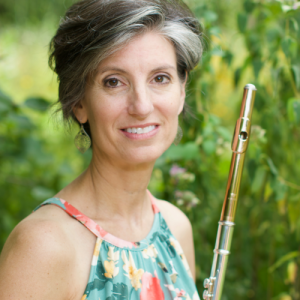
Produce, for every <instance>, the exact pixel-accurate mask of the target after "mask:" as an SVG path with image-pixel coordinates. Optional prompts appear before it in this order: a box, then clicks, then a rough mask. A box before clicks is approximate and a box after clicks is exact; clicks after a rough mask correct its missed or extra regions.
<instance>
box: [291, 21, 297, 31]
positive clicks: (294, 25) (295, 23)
mask: <svg viewBox="0 0 300 300" xmlns="http://www.w3.org/2000/svg"><path fill="white" fill-rule="evenodd" d="M290 21H291V22H292V24H293V27H294V29H295V31H298V30H299V25H298V22H297V20H296V19H294V18H290Z"/></svg>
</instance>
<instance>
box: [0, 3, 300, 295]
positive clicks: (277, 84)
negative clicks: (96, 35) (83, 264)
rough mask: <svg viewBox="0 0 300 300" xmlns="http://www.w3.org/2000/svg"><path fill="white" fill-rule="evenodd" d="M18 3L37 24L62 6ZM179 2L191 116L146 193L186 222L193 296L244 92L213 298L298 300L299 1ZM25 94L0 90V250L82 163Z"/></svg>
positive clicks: (42, 105) (210, 241)
mask: <svg viewBox="0 0 300 300" xmlns="http://www.w3.org/2000/svg"><path fill="white" fill-rule="evenodd" d="M23 2H24V1H19V3H20V7H23V6H22V5H25V4H24V3H25V2H26V1H25V2H24V3H23ZM4 3H5V7H6V17H5V20H6V21H7V22H11V21H14V20H18V22H20V23H22V22H23V21H22V20H23V19H24V16H23V19H22V18H17V17H16V16H18V13H17V12H16V10H17V9H20V8H16V7H15V6H14V7H13V8H12V5H13V4H12V1H11V2H8V1H7V2H4ZM26 3H28V4H26V5H28V6H27V7H30V5H31V4H32V6H31V7H32V11H31V10H30V9H29V8H28V9H29V10H28V14H30V15H31V16H32V20H33V21H32V23H34V22H36V24H40V23H39V18H38V17H37V16H38V15H42V13H38V12H45V11H46V10H47V11H48V12H47V14H48V16H49V18H50V19H51V18H52V19H53V18H54V17H53V16H56V18H57V15H59V14H60V11H63V9H64V6H68V4H69V2H68V3H67V4H64V3H65V2H57V1H53V2H51V4H50V2H49V3H48V2H47V3H46V2H45V3H44V2H37V1H33V0H31V1H29V2H28V1H27V2H26ZM57 3H60V4H57ZM187 3H188V4H189V5H190V6H191V8H192V9H193V11H194V12H195V14H196V16H197V17H198V18H199V20H200V21H201V23H202V26H203V30H204V33H203V43H204V45H205V52H204V55H203V58H202V62H201V64H200V65H199V66H198V67H197V68H196V69H195V70H194V71H193V72H192V73H191V74H190V79H189V83H188V88H187V103H188V104H189V106H190V110H191V111H192V112H193V114H194V115H195V118H193V117H191V116H187V117H182V118H181V120H180V123H181V127H182V129H183V132H184V135H183V139H182V142H181V144H180V145H178V146H174V145H172V146H171V147H170V148H169V149H168V150H167V151H166V153H164V154H163V155H162V157H160V158H159V159H158V160H157V162H156V165H155V168H154V171H153V176H152V180H151V182H150V186H149V188H150V190H151V191H152V192H153V193H154V194H155V195H156V196H157V197H158V198H162V199H166V200H168V201H170V202H172V203H174V204H175V205H177V206H178V207H180V208H181V209H182V210H183V211H184V212H185V213H186V214H187V215H188V217H189V218H190V220H191V222H192V225H193V230H194V238H195V249H196V264H197V286H198V290H199V293H200V294H201V292H202V290H203V288H202V282H203V279H204V278H206V277H208V276H209V273H210V268H211V263H212V257H213V248H214V243H215V238H216V231H217V223H218V220H219V217H220V212H221V207H222V202H223V197H224V194H225V188H226V180H227V176H228V171H229V165H230V159H231V150H230V143H231V136H232V133H233V128H234V125H235V124H234V123H235V120H236V119H237V117H238V113H239V109H240V103H241V97H242V89H243V86H244V85H245V84H246V83H249V82H251V83H253V84H255V85H256V87H257V89H258V91H257V96H256V102H255V107H254V113H253V121H252V131H251V139H250V144H249V147H248V151H247V155H246V161H245V167H244V173H243V179H242V185H241V189H240V197H239V198H240V199H239V202H240V204H239V206H238V209H237V216H236V220H235V222H236V226H235V227H236V228H235V232H234V237H233V243H232V251H231V255H230V257H229V263H228V269H227V274H226V280H225V286H224V296H223V298H222V299H223V300H226V299H236V298H238V299H268V300H269V299H278V300H291V299H293V300H296V299H297V300H299V299H300V294H299V291H300V257H299V251H300V247H299V245H300V218H299V215H300V183H299V178H300V151H299V150H298V148H299V145H300V126H299V125H300V43H299V41H300V29H299V26H300V5H299V2H295V3H294V2H293V1H275V0H274V1H272V0H271V1H252V0H246V1H243V2H242V1H231V2H230V1H217V0H210V1H208V0H207V1H202V2H201V3H199V1H196V0H195V1H194V0H190V1H187ZM33 4H34V5H33ZM54 4H55V5H54ZM39 5H40V7H39ZM52 5H54V6H56V5H57V6H56V8H52ZM50 6H51V7H50ZM58 11H59V13H58ZM50 14H51V15H50ZM43 16H45V14H44V15H43ZM54 19H55V18H54ZM25 23H26V22H25ZM52 26H53V25H51V28H52ZM26 55H27V54H26ZM28 55H29V54H28ZM45 59H46V58H45ZM4 88H5V87H2V89H4ZM36 94H37V95H39V94H40V93H38V90H37V93H36ZM36 94H35V95H36ZM12 95H14V91H12ZM27 97H29V98H27ZM27 97H26V98H25V100H24V101H22V102H21V103H20V102H19V101H18V102H17V101H13V100H12V99H11V98H10V97H9V96H7V95H5V94H4V93H0V118H1V127H0V168H1V175H0V176H1V177H0V178H1V181H0V190H1V195H2V198H1V202H0V213H1V216H2V218H1V219H0V243H1V246H2V245H3V243H4V241H5V239H6V238H7V236H8V234H9V232H10V231H11V230H12V229H13V227H14V226H15V225H16V224H17V222H19V221H20V220H21V219H22V218H24V217H25V216H26V215H28V214H29V213H30V212H31V211H32V209H33V208H34V207H35V206H36V205H37V204H38V203H39V202H41V201H42V200H43V199H45V198H47V197H49V196H51V195H53V194H54V193H56V192H57V191H58V190H60V189H61V188H62V187H63V186H64V185H66V184H67V183H68V182H70V181H71V180H72V179H73V178H74V177H76V175H78V174H80V172H82V170H83V169H84V168H85V166H86V165H87V164H88V162H89V158H90V153H88V154H86V155H84V156H81V155H80V154H79V153H78V152H76V151H77V150H76V149H74V147H73V141H72V137H71V135H68V134H65V133H63V132H59V131H58V130H54V129H52V127H53V126H50V125H49V124H48V121H47V119H48V118H49V116H47V115H46V113H47V109H48V107H49V100H47V99H44V96H35V97H31V95H28V96H27ZM53 100H54V99H53ZM51 102H52V101H51ZM45 120H46V121H45ZM72 134H73V136H74V131H73V132H72Z"/></svg>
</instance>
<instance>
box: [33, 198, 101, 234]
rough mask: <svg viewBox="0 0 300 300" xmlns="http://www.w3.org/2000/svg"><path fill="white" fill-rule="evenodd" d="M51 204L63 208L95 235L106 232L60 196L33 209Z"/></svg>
mask: <svg viewBox="0 0 300 300" xmlns="http://www.w3.org/2000/svg"><path fill="white" fill-rule="evenodd" d="M48 204H52V205H55V206H57V207H59V208H61V209H63V210H64V211H65V212H66V213H67V214H68V215H70V216H71V217H73V218H74V219H76V220H77V221H79V222H80V223H81V224H82V225H84V226H85V227H86V228H87V229H88V230H89V231H91V232H92V233H93V234H94V235H96V236H97V237H101V238H103V237H104V236H105V235H106V234H107V232H106V231H105V230H103V229H102V228H101V227H100V226H99V225H98V224H97V223H96V222H94V221H93V220H91V219H90V218H88V217H87V216H86V215H84V214H83V213H81V212H80V211H79V210H77V209H76V208H75V207H74V206H72V205H71V204H69V203H68V202H67V201H65V200H63V199H60V198H50V199H48V200H46V201H44V202H43V203H42V204H40V205H39V206H38V207H36V208H35V209H34V210H33V211H36V210H38V209H39V208H40V207H42V206H44V205H48Z"/></svg>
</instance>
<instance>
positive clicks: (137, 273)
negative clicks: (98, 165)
mask: <svg viewBox="0 0 300 300" xmlns="http://www.w3.org/2000/svg"><path fill="white" fill-rule="evenodd" d="M150 195H151V194H150ZM150 198H151V201H152V208H153V211H154V213H155V217H154V222H153V225H152V229H151V231H150V232H149V234H148V236H147V237H146V238H145V239H143V240H142V241H140V242H135V243H133V242H128V241H124V240H122V239H120V238H117V237H114V236H113V235H111V234H109V233H108V232H106V231H105V230H103V229H102V228H101V227H100V226H99V225H98V224H97V223H96V222H94V221H93V220H91V219H89V218H88V217H86V216H85V215H84V214H82V213H81V212H80V211H78V210H77V209H76V208H75V207H73V206H72V205H70V204H69V203H68V202H66V201H65V200H63V199H59V198H50V199H48V200H46V201H45V202H43V203H42V204H41V205H39V206H38V207H37V208H36V209H35V210H37V209H38V208H40V207H41V206H43V205H47V204H53V205H56V206H58V207H60V208H61V209H63V210H64V211H65V212H66V213H67V214H69V215H70V216H71V217H73V218H75V219H76V220H78V221H79V222H80V223H82V224H83V225H84V226H85V227H86V228H87V229H88V230H90V231H91V232H92V233H93V234H94V235H95V236H96V237H97V239H96V245H95V248H94V254H93V259H92V262H91V269H90V275H89V280H88V283H87V286H86V289H85V292H84V295H83V296H82V298H81V300H87V299H88V300H163V299H166V300H171V299H172V300H173V299H174V300H181V299H185V300H200V298H199V295H198V292H197V289H196V286H195V283H194V281H193V278H192V275H191V272H190V269H189V266H188V263H187V260H186V258H185V256H184V254H183V251H182V249H181V246H180V244H179V242H178V241H177V240H176V239H175V237H174V236H173V235H172V233H171V231H170V230H169V228H168V226H167V223H166V222H165V220H164V218H163V216H162V215H161V213H160V212H159V209H158V207H157V205H156V204H155V199H154V197H153V196H152V195H151V197H150ZM35 210H34V211H35Z"/></svg>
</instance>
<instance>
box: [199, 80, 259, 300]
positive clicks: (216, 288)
mask: <svg viewBox="0 0 300 300" xmlns="http://www.w3.org/2000/svg"><path fill="white" fill-rule="evenodd" d="M255 93H256V88H255V86H254V85H253V84H247V85H246V86H245V87H244V95H243V101H242V106H241V111H240V117H239V118H238V120H237V122H236V126H235V131H234V134H233V139H232V144H231V149H232V157H231V164H230V171H229V176H228V183H227V188H226V194H225V199H224V202H223V208H222V212H221V218H220V221H219V227H218V232H217V237H216V244H215V249H214V258H213V263H212V267H211V272H210V277H209V278H206V279H205V280H204V284H203V285H204V288H205V290H204V292H203V299H205V300H221V296H222V290H223V284H224V279H225V272H226V267H227V261H228V256H229V254H230V246H231V240H232V234H233V227H234V225H235V224H234V218H235V212H236V207H237V202H238V196H239V189H240V183H241V178H242V173H243V167H244V159H245V154H246V150H247V147H248V142H249V137H250V129H251V116H252V110H253V104H254V100H255Z"/></svg>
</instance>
